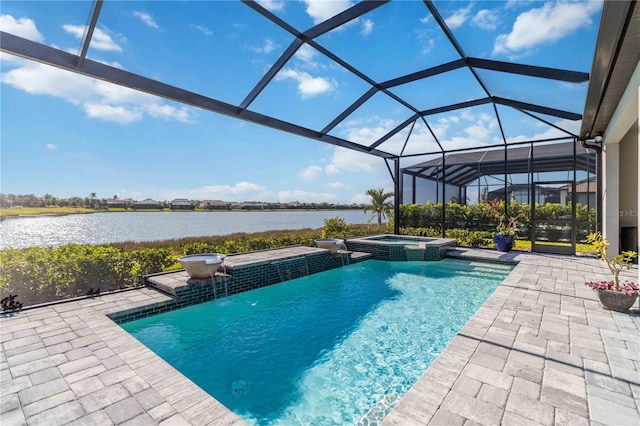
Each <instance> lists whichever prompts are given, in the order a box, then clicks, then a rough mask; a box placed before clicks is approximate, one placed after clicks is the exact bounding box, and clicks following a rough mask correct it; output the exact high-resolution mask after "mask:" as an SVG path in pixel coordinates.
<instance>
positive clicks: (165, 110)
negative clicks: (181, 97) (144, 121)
mask: <svg viewBox="0 0 640 426" xmlns="http://www.w3.org/2000/svg"><path fill="white" fill-rule="evenodd" d="M146 112H147V113H148V114H149V115H150V116H152V117H155V118H162V119H163V120H177V121H182V122H183V123H190V122H192V121H193V119H192V118H191V116H190V115H189V109H188V108H187V107H186V106H181V107H180V108H177V107H174V106H171V105H168V104H164V103H152V104H150V105H149V106H148V107H147V109H146Z"/></svg>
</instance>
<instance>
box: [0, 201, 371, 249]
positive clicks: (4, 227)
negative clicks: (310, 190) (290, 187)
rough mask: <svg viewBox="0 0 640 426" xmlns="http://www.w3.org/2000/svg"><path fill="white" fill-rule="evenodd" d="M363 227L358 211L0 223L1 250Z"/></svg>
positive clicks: (96, 216) (98, 217) (69, 218)
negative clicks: (330, 221) (335, 225)
mask: <svg viewBox="0 0 640 426" xmlns="http://www.w3.org/2000/svg"><path fill="white" fill-rule="evenodd" d="M336 216H340V217H342V218H344V220H345V221H346V222H347V223H355V224H361V223H367V221H368V220H369V219H370V218H371V215H370V213H367V214H364V213H363V211H362V210H322V211H320V210H317V211H285V212H278V211H255V212H123V213H91V214H76V215H68V216H38V217H23V218H18V219H7V220H3V221H1V222H0V249H4V248H22V247H34V246H58V245H61V244H67V243H76V244H109V243H114V242H122V241H157V240H169V239H176V238H184V237H206V236H210V235H228V234H232V233H234V232H262V231H271V230H282V229H304V228H313V229H316V228H320V227H321V226H323V225H324V219H325V218H331V217H336Z"/></svg>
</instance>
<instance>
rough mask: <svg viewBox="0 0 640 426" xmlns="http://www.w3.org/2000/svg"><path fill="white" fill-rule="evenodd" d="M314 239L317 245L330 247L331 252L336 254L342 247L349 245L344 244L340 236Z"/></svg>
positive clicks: (323, 247)
mask: <svg viewBox="0 0 640 426" xmlns="http://www.w3.org/2000/svg"><path fill="white" fill-rule="evenodd" d="M314 241H315V243H316V247H318V248H322V249H329V253H331V254H336V253H337V252H338V250H339V249H341V248H342V249H346V248H347V246H346V245H345V244H344V240H341V239H339V238H318V239H317V240H314Z"/></svg>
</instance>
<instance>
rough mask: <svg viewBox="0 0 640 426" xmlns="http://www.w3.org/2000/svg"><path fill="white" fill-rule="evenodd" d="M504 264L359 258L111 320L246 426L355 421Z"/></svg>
mask: <svg viewBox="0 0 640 426" xmlns="http://www.w3.org/2000/svg"><path fill="white" fill-rule="evenodd" d="M510 269H511V268H510V267H504V266H501V265H500V266H496V267H493V266H487V265H484V264H478V263H472V262H467V261H460V260H452V259H445V260H442V261H439V262H384V261H377V260H369V261H366V262H363V263H359V264H354V265H349V266H346V267H343V268H338V269H333V270H330V271H326V272H321V273H318V274H314V275H310V276H307V277H303V278H298V279H295V280H291V281H287V282H284V283H281V284H276V285H272V286H268V287H264V288H261V289H257V290H253V291H250V292H246V293H240V294H237V295H234V296H231V297H229V298H224V299H218V300H215V301H211V302H207V303H203V304H199V305H194V306H191V307H187V308H183V309H179V310H175V311H171V312H167V313H163V314H160V315H155V316H151V317H148V318H144V319H140V320H137V321H133V322H129V323H125V324H123V325H122V327H123V328H124V329H125V330H127V331H128V332H129V333H131V334H132V335H133V336H135V337H136V338H137V339H138V340H140V341H141V342H142V343H143V344H145V345H146V346H147V347H149V348H150V349H152V350H153V351H154V352H156V353H157V354H158V355H159V356H161V357H162V358H163V359H165V360H166V361H167V362H169V363H170V364H172V365H173V366H174V367H175V368H176V369H178V370H179V371H180V372H182V373H183V374H184V375H185V376H187V377H189V378H190V379H191V380H193V381H194V382H195V383H196V384H198V385H199V386H200V387H202V388H203V389H204V390H205V391H207V392H208V393H209V394H210V395H212V396H213V397H214V398H216V399H217V400H218V401H220V402H221V403H222V404H224V405H225V406H226V407H228V408H229V409H231V410H232V411H234V412H235V413H236V414H238V415H239V416H241V417H242V418H243V419H244V420H245V421H247V422H248V423H250V424H260V425H272V424H279V425H293V424H296V425H297V424H313V425H335V424H340V425H342V424H357V423H358V421H359V420H360V419H361V418H363V416H372V415H374V414H375V413H374V412H376V413H377V414H378V415H379V414H380V413H381V412H382V413H383V414H386V413H387V412H388V411H389V410H390V409H391V408H392V406H393V405H394V404H395V402H397V400H399V398H400V397H401V396H402V395H403V394H404V393H406V392H407V391H408V390H409V388H410V387H411V386H412V385H413V384H414V383H415V382H416V381H417V379H418V378H419V377H420V376H421V375H422V373H423V372H424V370H426V368H427V367H428V366H429V365H430V364H431V362H432V361H433V360H434V359H435V358H436V357H437V356H438V355H439V354H440V352H441V351H442V350H443V349H444V348H445V347H446V345H447V344H448V342H449V341H450V340H451V339H452V338H453V337H454V336H455V335H456V333H457V332H458V331H459V330H460V329H461V328H462V327H463V325H464V324H465V323H466V322H467V321H468V319H469V318H470V317H471V316H472V315H473V314H474V313H475V312H476V311H477V309H478V308H479V307H480V306H481V305H482V304H483V303H484V301H485V300H486V299H487V298H488V296H489V295H490V294H491V293H492V292H493V291H494V290H495V288H496V287H497V286H498V285H499V283H500V282H501V281H502V280H503V279H504V278H505V277H506V275H507V274H508V273H509V272H510ZM372 409H373V410H372Z"/></svg>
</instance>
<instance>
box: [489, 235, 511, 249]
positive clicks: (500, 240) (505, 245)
mask: <svg viewBox="0 0 640 426" xmlns="http://www.w3.org/2000/svg"><path fill="white" fill-rule="evenodd" d="M493 242H494V243H495V244H496V249H497V250H498V251H503V252H508V251H511V249H512V248H513V235H501V234H494V235H493Z"/></svg>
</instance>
